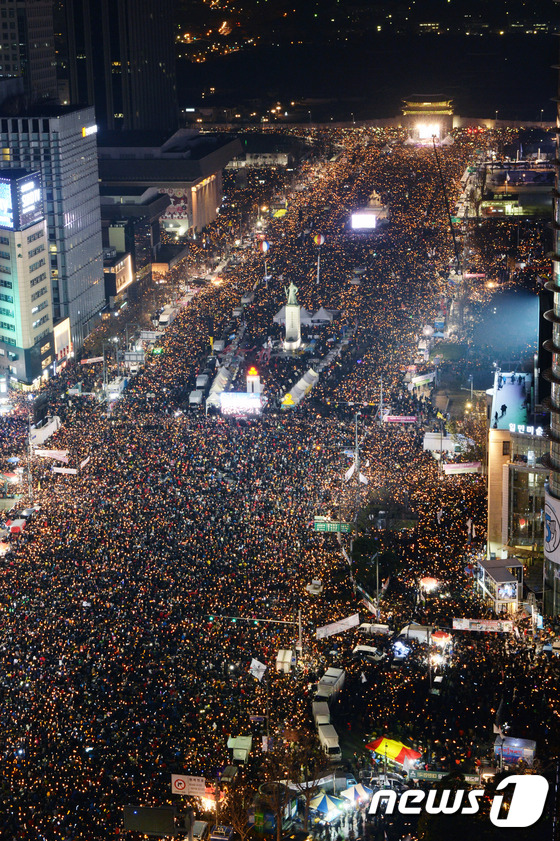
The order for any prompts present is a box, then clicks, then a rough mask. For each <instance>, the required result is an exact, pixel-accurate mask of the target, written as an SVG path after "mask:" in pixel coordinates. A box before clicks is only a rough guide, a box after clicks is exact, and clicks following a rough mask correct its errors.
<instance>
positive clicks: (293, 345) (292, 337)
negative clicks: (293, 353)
mask: <svg viewBox="0 0 560 841" xmlns="http://www.w3.org/2000/svg"><path fill="white" fill-rule="evenodd" d="M300 345H301V312H300V306H299V304H286V337H285V339H284V350H287V351H290V350H297V349H298V348H299V347H300Z"/></svg>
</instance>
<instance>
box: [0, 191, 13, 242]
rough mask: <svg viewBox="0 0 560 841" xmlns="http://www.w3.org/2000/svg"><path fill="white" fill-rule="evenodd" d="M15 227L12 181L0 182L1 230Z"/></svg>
mask: <svg viewBox="0 0 560 841" xmlns="http://www.w3.org/2000/svg"><path fill="white" fill-rule="evenodd" d="M13 227H14V209H13V207H12V186H11V182H10V181H4V180H0V228H10V229H12V230H13Z"/></svg>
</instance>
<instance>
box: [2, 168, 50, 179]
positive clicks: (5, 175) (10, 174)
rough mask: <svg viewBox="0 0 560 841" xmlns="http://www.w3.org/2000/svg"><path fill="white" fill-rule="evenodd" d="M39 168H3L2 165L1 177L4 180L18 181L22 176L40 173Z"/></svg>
mask: <svg viewBox="0 0 560 841" xmlns="http://www.w3.org/2000/svg"><path fill="white" fill-rule="evenodd" d="M40 174H41V173H40V170H38V169H23V168H20V169H3V168H2V167H0V178H2V179H3V180H4V181H6V180H8V181H18V180H19V179H20V178H27V177H28V176H29V175H40Z"/></svg>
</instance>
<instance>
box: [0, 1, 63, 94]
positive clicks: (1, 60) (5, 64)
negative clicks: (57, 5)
mask: <svg viewBox="0 0 560 841" xmlns="http://www.w3.org/2000/svg"><path fill="white" fill-rule="evenodd" d="M17 77H21V78H22V79H23V87H24V93H25V96H26V98H27V100H28V101H32V100H41V99H56V97H57V81H56V57H55V49H54V30H53V4H52V0H0V78H17Z"/></svg>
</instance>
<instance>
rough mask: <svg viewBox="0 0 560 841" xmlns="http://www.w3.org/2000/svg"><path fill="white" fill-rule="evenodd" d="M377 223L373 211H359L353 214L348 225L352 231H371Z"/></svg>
mask: <svg viewBox="0 0 560 841" xmlns="http://www.w3.org/2000/svg"><path fill="white" fill-rule="evenodd" d="M376 223H377V217H376V215H375V213H374V212H373V211H370V212H369V213H368V212H367V211H361V213H353V214H352V218H351V222H350V224H351V225H352V230H353V231H363V230H365V231H372V230H373V229H374V228H375V225H376Z"/></svg>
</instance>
